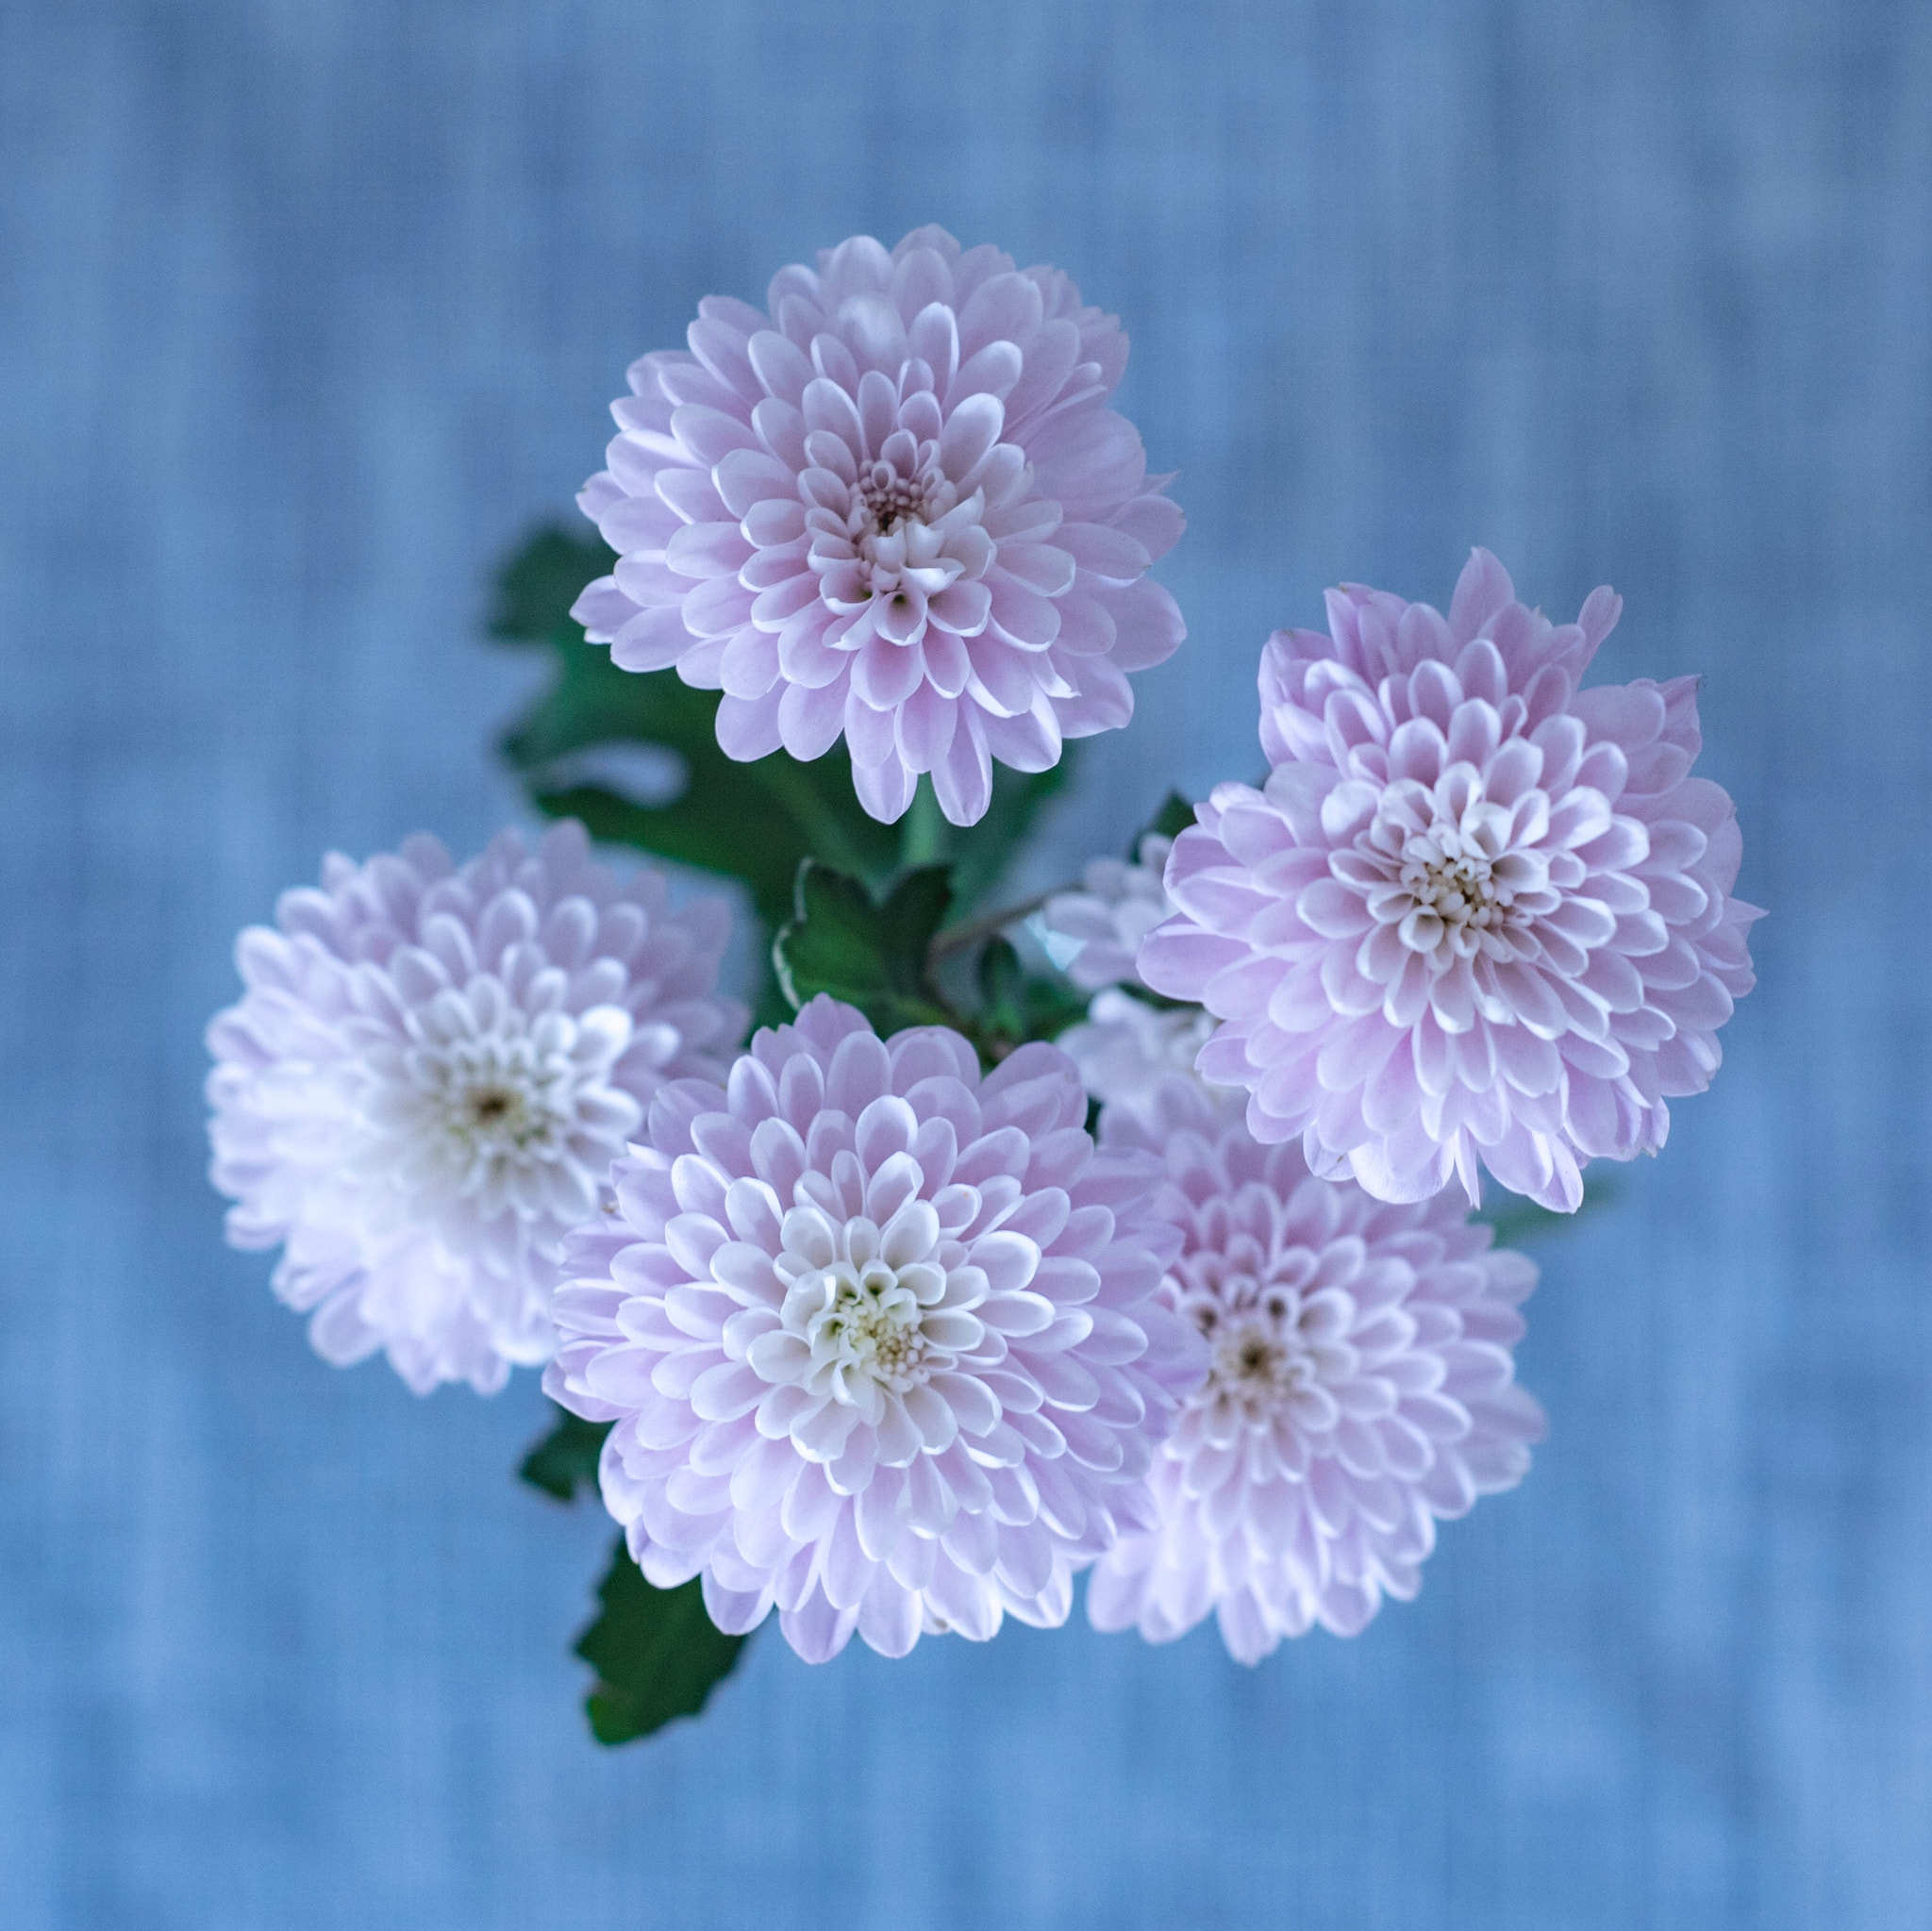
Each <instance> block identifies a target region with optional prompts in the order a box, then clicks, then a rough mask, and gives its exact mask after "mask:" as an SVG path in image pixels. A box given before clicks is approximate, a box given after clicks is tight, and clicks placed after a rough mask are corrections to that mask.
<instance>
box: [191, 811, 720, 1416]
mask: <svg viewBox="0 0 1932 1931" xmlns="http://www.w3.org/2000/svg"><path fill="white" fill-rule="evenodd" d="M276 924H277V926H278V927H279V929H278V930H270V929H269V928H267V927H265V926H251V927H249V929H248V930H247V931H245V932H243V933H242V937H241V940H240V941H239V943H238V945H237V948H236V957H237V962H238V964H239V965H240V967H241V972H242V978H243V980H244V981H245V982H246V984H247V988H248V990H247V992H246V994H245V995H244V996H243V998H242V1002H241V1004H240V1005H238V1006H233V1007H229V1008H228V1009H227V1010H226V1011H225V1012H223V1013H220V1014H218V1015H217V1017H216V1018H215V1020H214V1022H213V1024H211V1025H210V1026H209V1028H208V1048H209V1051H210V1052H212V1053H213V1055H214V1056H215V1059H216V1062H217V1063H216V1065H215V1068H214V1070H213V1072H212V1073H210V1074H209V1075H208V1101H209V1104H210V1105H211V1106H212V1107H213V1108H214V1117H213V1119H212V1121H211V1122H210V1124H209V1134H210V1138H211V1139H212V1140H213V1142H214V1156H215V1157H214V1164H213V1168H212V1177H213V1179H214V1183H215V1185H216V1186H217V1187H218V1188H220V1189H221V1190H222V1191H223V1192H224V1193H226V1194H229V1195H231V1196H232V1197H233V1198H234V1199H235V1201H236V1202H237V1205H236V1206H235V1207H232V1208H230V1209H229V1213H228V1222H227V1228H228V1239H229V1240H230V1241H231V1242H233V1244H234V1245H236V1246H238V1247H251V1248H260V1247H273V1246H275V1244H276V1243H277V1242H278V1241H279V1242H285V1243H286V1249H285V1252H284V1254H283V1256H282V1259H281V1261H280V1263H279V1265H278V1266H277V1267H276V1269H275V1291H276V1293H278V1294H279V1295H280V1296H281V1297H282V1299H283V1300H285V1301H287V1302H288V1303H289V1304H290V1306H291V1307H297V1308H302V1309H313V1310H314V1313H313V1318H312V1320H311V1321H310V1323H309V1329H308V1332H309V1338H310V1340H312V1341H313V1343H314V1345H315V1348H316V1351H317V1352H318V1353H319V1354H320V1355H322V1356H323V1357H324V1358H325V1359H326V1360H329V1361H332V1362H334V1363H335V1364H336V1365H337V1366H339V1367H345V1366H347V1365H348V1364H350V1363H351V1362H354V1361H359V1360H361V1359H363V1358H364V1357H367V1356H369V1355H371V1354H374V1353H375V1351H376V1350H377V1349H378V1348H381V1349H384V1350H386V1351H387V1353H388V1356H389V1358H390V1361H391V1365H392V1366H393V1367H394V1368H395V1370H396V1372H397V1373H399V1374H401V1375H402V1377H403V1379H404V1380H405V1381H406V1382H408V1385H409V1386H410V1387H411V1388H412V1389H414V1390H416V1392H417V1393H419V1394H424V1393H427V1392H428V1390H431V1389H432V1388H434V1387H435V1386H436V1385H437V1384H438V1383H439V1382H441V1381H467V1382H469V1383H470V1384H471V1386H472V1387H474V1388H475V1389H476V1390H478V1392H480V1393H484V1394H489V1393H492V1392H493V1391H494V1390H497V1389H498V1388H500V1387H502V1385H503V1383H504V1380H505V1378H506V1376H507V1375H508V1372H509V1368H510V1366H511V1365H512V1364H533V1363H536V1362H540V1361H542V1360H543V1359H545V1358H546V1357H548V1355H549V1353H550V1351H551V1347H552V1345H553V1340H554V1335H553V1330H552V1328H551V1325H550V1319H549V1315H548V1312H547V1310H546V1307H545V1301H546V1297H547V1295H548V1292H549V1290H550V1289H551V1287H552V1286H553V1285H554V1284H555V1280H556V1262H557V1256H558V1246H559V1243H560V1241H561V1240H562V1238H563V1236H564V1235H565V1234H566V1233H567V1232H568V1231H569V1230H570V1229H571V1228H572V1227H574V1226H575V1225H576V1224H578V1223H579V1222H581V1221H582V1220H584V1219H585V1218H586V1217H587V1216H589V1215H591V1214H592V1213H593V1212H594V1211H595V1209H596V1205H597V1199H598V1190H599V1186H600V1184H601V1183H602V1181H603V1179H604V1176H605V1174H606V1172H607V1171H608V1168H609V1165H610V1162H611V1160H612V1159H613V1158H614V1157H616V1156H617V1155H618V1154H620V1153H622V1152H623V1150H624V1145H625V1140H627V1139H628V1138H629V1136H630V1135H631V1134H632V1133H634V1132H635V1131H636V1130H637V1128H638V1126H639V1125H640V1124H641V1122H642V1119H643V1106H644V1103H645V1102H646V1101H647V1100H648V1099H649V1097H650V1095H651V1094H652V1092H653V1091H655V1090H656V1089H657V1088H658V1086H659V1085H661V1084H662V1083H663V1082H664V1081H665V1080H667V1079H677V1078H683V1077H687V1076H689V1075H691V1074H712V1073H715V1072H717V1071H719V1070H720V1069H721V1068H722V1067H723V1065H724V1060H723V1058H721V1057H718V1056H719V1055H721V1054H728V1053H729V1051H730V1049H731V1047H732V1046H733V1045H734V1044H735V1043H736V1042H737V1040H738V1038H739V1036H740V1034H741V1032H742V1030H743V1027H744V1024H745V1018H746V1014H745V1010H744V1008H743V1007H742V1006H741V1005H740V1004H739V1003H738V1002H737V1001H736V1000H733V999H726V998H721V997H720V996H719V994H718V992H717V990H716V989H717V978H718V962H719V959H720V957H721V956H722V954H723V952H724V941H725V937H726V932H727V928H728V924H729V913H728V911H727V909H726V907H725V905H724V901H723V900H722V899H698V900H694V901H693V902H691V904H689V905H686V906H683V907H677V908H675V909H674V908H673V907H672V906H671V904H670V901H669V898H668V896H667V893H666V888H665V881H664V879H663V876H662V875H661V874H658V873H657V872H654V871H651V870H648V869H640V870H639V871H637V872H635V873H633V874H631V875H630V876H629V877H628V878H626V879H624V880H622V881H620V880H619V879H618V878H617V877H616V876H615V875H614V874H611V873H610V872H609V871H608V870H607V869H606V868H605V867H604V866H602V865H599V864H598V863H596V862H595V861H594V860H593V859H592V857H591V851H590V841H589V839H588V838H587V837H586V836H585V834H584V830H583V827H582V826H581V825H579V824H558V825H556V826H554V827H552V829H551V830H550V831H548V832H547V833H546V834H545V835H544V836H543V838H542V839H541V841H538V842H537V844H536V845H535V846H534V848H533V847H532V846H531V845H530V844H528V843H527V842H526V841H525V838H524V836H523V834H522V833H521V832H518V831H514V830H510V831H505V832H503V833H501V834H500V835H499V836H498V837H497V838H496V839H495V841H493V842H492V843H491V846H490V848H489V850H488V851H486V852H485V853H484V854H483V855H482V856H481V857H477V858H474V859H472V860H471V861H470V863H468V864H467V865H465V866H463V867H462V868H461V869H460V870H458V869H456V868H455V867H454V866H453V865H452V863H451V861H450V857H449V854H448V853H447V852H446V851H445V850H444V849H443V847H442V846H441V844H440V843H438V841H436V840H435V839H433V838H429V837H426V836H418V837H415V838H411V839H408V840H407V841H405V842H404V844H403V847H402V850H401V852H400V853H398V854H396V855H393V856H391V855H389V854H384V855H382V856H380V857H375V858H372V859H371V860H370V861H369V862H368V863H367V864H366V865H357V864H355V863H353V862H352V861H351V860H349V859H348V858H345V857H341V856H340V855H335V854H332V855H331V856H330V857H327V858H326V859H325V860H324V863H323V874H322V889H321V890H320V891H316V890H314V889H312V888H303V889H301V890H298V891H289V892H284V893H283V895H282V898H281V901H280V903H279V904H278V905H277V907H276Z"/></svg>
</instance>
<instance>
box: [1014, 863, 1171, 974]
mask: <svg viewBox="0 0 1932 1931" xmlns="http://www.w3.org/2000/svg"><path fill="white" fill-rule="evenodd" d="M1173 849H1174V841H1173V840H1172V839H1171V838H1162V837H1161V836H1160V834H1159V833H1158V832H1152V831H1150V832H1149V833H1148V834H1147V836H1146V837H1145V838H1143V839H1142V840H1141V846H1140V850H1139V851H1138V852H1137V853H1136V854H1135V857H1134V860H1133V862H1132V863H1129V862H1127V861H1126V860H1125V859H1122V858H1093V859H1090V860H1089V862H1088V865H1087V868H1086V870H1085V872H1084V873H1083V874H1081V883H1082V885H1083V887H1084V888H1085V889H1084V890H1082V891H1058V892H1056V893H1055V894H1054V895H1053V897H1051V898H1050V899H1048V900H1047V902H1046V905H1045V907H1044V909H1043V910H1042V911H1041V914H1040V924H1041V935H1042V938H1043V941H1044V942H1045V944H1046V947H1047V950H1048V952H1049V953H1050V954H1051V955H1052V957H1053V959H1054V962H1055V964H1057V965H1058V966H1059V968H1060V970H1061V971H1062V972H1064V973H1065V974H1066V975H1067V976H1068V978H1070V979H1072V980H1073V982H1074V985H1076V986H1079V987H1081V988H1083V989H1084V990H1087V991H1089V992H1097V991H1099V990H1101V988H1102V987H1105V986H1124V985H1140V984H1141V983H1142V981H1141V974H1140V968H1139V967H1138V965H1137V964H1136V963H1135V961H1136V959H1137V958H1138V957H1139V956H1140V951H1141V941H1142V940H1144V939H1145V938H1146V937H1147V935H1148V933H1150V932H1151V931H1153V930H1154V928H1155V927H1156V926H1157V925H1158V924H1160V922H1161V921H1162V920H1163V919H1165V918H1167V917H1168V915H1169V914H1170V913H1171V912H1173V910H1174V905H1173V902H1172V901H1171V900H1170V899H1169V898H1168V895H1167V891H1166V888H1165V887H1164V886H1163V885H1162V884H1161V874H1162V872H1163V871H1164V870H1165V868H1166V865H1167V855H1168V853H1169V852H1171V851H1172V850H1173Z"/></svg>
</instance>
